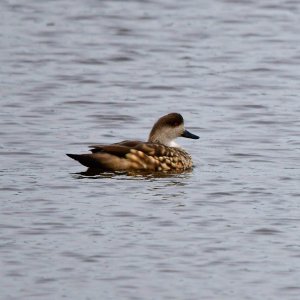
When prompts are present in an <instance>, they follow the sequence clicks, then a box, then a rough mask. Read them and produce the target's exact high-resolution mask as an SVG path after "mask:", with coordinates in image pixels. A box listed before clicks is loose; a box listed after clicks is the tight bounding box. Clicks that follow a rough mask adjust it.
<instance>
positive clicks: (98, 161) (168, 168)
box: [67, 113, 198, 172]
mask: <svg viewBox="0 0 300 300" xmlns="http://www.w3.org/2000/svg"><path fill="white" fill-rule="evenodd" d="M180 136H182V137H188V138H193V139H197V138H198V136H195V135H193V134H191V133H190V132H188V131H187V130H185V128H184V121H183V118H182V116H181V115H180V114H178V113H171V114H168V115H166V116H163V117H161V118H160V119H159V120H158V121H157V122H156V123H155V124H154V126H153V128H152V130H151V132H150V136H149V139H148V142H141V141H123V142H120V143H115V144H111V145H93V146H90V147H91V152H92V153H89V154H67V155H68V156H69V157H71V158H73V159H75V160H77V161H79V162H80V163H81V164H82V165H84V166H86V167H88V168H90V169H97V170H103V171H107V170H108V171H124V170H125V171H129V170H131V171H148V172H182V171H185V170H188V169H190V168H191V167H192V166H193V162H192V158H191V156H190V155H189V154H188V153H187V152H186V151H184V150H183V149H182V148H179V147H174V146H173V145H174V139H176V138H177V137H180Z"/></svg>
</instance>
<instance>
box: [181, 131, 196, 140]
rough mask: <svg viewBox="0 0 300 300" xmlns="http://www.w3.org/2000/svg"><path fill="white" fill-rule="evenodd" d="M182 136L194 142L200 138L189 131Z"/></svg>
mask: <svg viewBox="0 0 300 300" xmlns="http://www.w3.org/2000/svg"><path fill="white" fill-rule="evenodd" d="M181 136H182V137H185V138H188V139H194V140H197V139H199V136H198V135H195V134H192V133H190V132H189V131H187V130H185V131H184V132H183V134H182V135H181Z"/></svg>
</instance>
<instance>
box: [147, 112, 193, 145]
mask: <svg viewBox="0 0 300 300" xmlns="http://www.w3.org/2000/svg"><path fill="white" fill-rule="evenodd" d="M178 137H185V138H190V139H199V136H197V135H194V134H192V133H190V132H189V131H187V130H186V129H185V128H184V120H183V117H182V115H181V114H178V113H171V114H168V115H165V116H163V117H161V118H160V119H158V121H157V122H156V123H155V124H154V126H153V128H152V130H151V132H150V135H149V139H148V142H150V143H160V144H163V145H166V146H170V147H179V146H178V145H177V144H176V143H175V142H174V140H175V139H176V138H178Z"/></svg>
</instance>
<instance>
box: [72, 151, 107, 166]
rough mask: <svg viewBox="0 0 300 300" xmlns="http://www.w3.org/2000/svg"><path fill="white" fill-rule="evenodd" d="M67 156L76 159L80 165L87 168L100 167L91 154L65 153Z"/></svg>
mask: <svg viewBox="0 0 300 300" xmlns="http://www.w3.org/2000/svg"><path fill="white" fill-rule="evenodd" d="M67 155H68V156H69V157H71V158H73V159H75V160H77V161H78V162H80V163H81V164H82V165H84V166H86V167H89V168H101V165H100V164H99V163H97V161H95V159H94V158H93V157H92V154H67Z"/></svg>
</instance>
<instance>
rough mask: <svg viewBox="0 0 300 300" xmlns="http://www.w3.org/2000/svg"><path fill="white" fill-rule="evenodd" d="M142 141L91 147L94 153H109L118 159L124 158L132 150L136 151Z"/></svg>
mask: <svg viewBox="0 0 300 300" xmlns="http://www.w3.org/2000/svg"><path fill="white" fill-rule="evenodd" d="M141 143H143V142H141V141H122V142H119V143H114V144H110V145H101V144H98V145H91V146H89V147H90V148H91V149H90V151H91V152H92V153H109V154H113V155H116V156H118V157H124V156H125V155H126V154H127V153H129V152H130V150H131V149H134V148H135V147H136V146H137V145H138V144H141Z"/></svg>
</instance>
